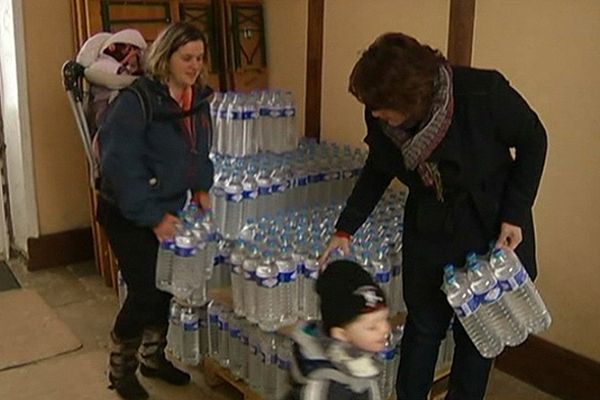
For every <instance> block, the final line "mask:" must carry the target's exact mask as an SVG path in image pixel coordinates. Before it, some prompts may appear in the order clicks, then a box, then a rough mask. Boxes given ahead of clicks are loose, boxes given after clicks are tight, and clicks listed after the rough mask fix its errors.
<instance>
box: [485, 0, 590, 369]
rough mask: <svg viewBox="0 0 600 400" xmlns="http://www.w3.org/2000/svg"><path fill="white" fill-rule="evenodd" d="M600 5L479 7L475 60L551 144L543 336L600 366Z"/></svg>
mask: <svg viewBox="0 0 600 400" xmlns="http://www.w3.org/2000/svg"><path fill="white" fill-rule="evenodd" d="M599 39H600V2H598V1H597V0H578V1H562V0H530V1H519V0H511V1H502V2H500V1H478V2H477V7H476V29H475V40H474V52H473V64H474V65H476V66H482V67H490V68H492V67H494V68H496V69H499V70H501V71H502V72H504V74H505V75H506V76H507V77H508V78H509V79H510V80H511V81H512V83H513V84H514V86H515V87H517V88H518V89H519V91H520V92H521V93H522V94H523V95H524V96H525V97H526V98H527V100H528V101H529V102H530V104H532V105H533V107H534V108H535V109H536V110H537V111H538V113H539V115H540V117H541V119H542V121H543V122H544V125H545V126H546V129H547V131H548V138H549V152H548V158H547V166H546V170H545V173H544V177H543V180H542V186H541V190H540V194H539V196H538V199H537V205H536V207H535V217H536V225H537V236H538V260H539V268H540V277H539V280H538V286H539V287H540V289H541V292H542V294H543V296H544V298H545V299H546V301H547V303H548V305H549V307H550V310H551V311H552V314H553V317H554V324H553V326H552V328H551V329H550V330H549V331H548V332H547V333H545V334H543V335H542V336H543V337H544V338H546V339H548V340H550V341H552V342H554V343H556V344H558V345H560V346H562V347H565V348H568V349H570V350H573V351H575V352H577V353H580V354H584V355H586V356H588V357H591V358H593V359H595V360H597V361H600V344H598V337H600V285H598V283H599V282H600V245H598V239H599V238H600V156H599V154H600V112H599V111H598V108H599V107H600V75H599V74H598V71H599V70H600V40H599Z"/></svg>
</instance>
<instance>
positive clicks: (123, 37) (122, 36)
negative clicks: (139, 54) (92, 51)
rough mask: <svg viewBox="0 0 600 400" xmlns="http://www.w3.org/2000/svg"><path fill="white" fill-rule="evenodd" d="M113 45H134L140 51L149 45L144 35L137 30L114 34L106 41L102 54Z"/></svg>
mask: <svg viewBox="0 0 600 400" xmlns="http://www.w3.org/2000/svg"><path fill="white" fill-rule="evenodd" d="M113 43H125V44H132V45H134V46H136V47H138V48H140V49H142V50H143V49H145V48H146V47H147V46H148V44H147V43H146V40H145V39H144V37H143V36H142V34H141V33H140V32H139V31H137V30H135V29H123V30H121V31H119V32H116V33H114V34H112V35H111V36H110V37H109V38H108V39H106V41H105V42H104V43H103V44H102V47H101V48H100V52H101V53H102V52H103V51H104V50H106V49H107V48H108V46H110V45H111V44H113Z"/></svg>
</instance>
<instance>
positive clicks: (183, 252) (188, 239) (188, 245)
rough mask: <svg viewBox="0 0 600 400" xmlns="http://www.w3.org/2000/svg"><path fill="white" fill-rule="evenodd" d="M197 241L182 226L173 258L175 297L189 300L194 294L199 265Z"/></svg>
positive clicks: (176, 236) (176, 238) (192, 234)
mask: <svg viewBox="0 0 600 400" xmlns="http://www.w3.org/2000/svg"><path fill="white" fill-rule="evenodd" d="M196 245H197V239H196V236H195V235H194V233H193V232H192V231H191V229H189V228H188V227H186V226H184V225H181V226H179V227H178V229H177V234H176V235H175V255H174V257H173V283H172V293H173V295H174V296H175V297H178V298H180V299H182V300H188V299H189V298H190V296H191V294H192V291H193V286H192V283H193V282H194V278H195V276H196V270H197V269H199V268H200V266H199V265H198V264H197V259H196V252H197V246H196Z"/></svg>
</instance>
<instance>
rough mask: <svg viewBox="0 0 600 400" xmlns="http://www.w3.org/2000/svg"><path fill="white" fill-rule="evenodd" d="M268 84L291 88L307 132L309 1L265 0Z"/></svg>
mask: <svg viewBox="0 0 600 400" xmlns="http://www.w3.org/2000/svg"><path fill="white" fill-rule="evenodd" d="M264 12H265V31H266V38H267V64H268V66H269V87H271V88H282V89H290V90H291V91H292V92H293V93H294V97H295V99H296V107H297V114H296V120H297V123H298V130H299V132H300V134H301V135H303V133H304V102H305V98H306V29H307V18H308V2H307V1H306V0H264Z"/></svg>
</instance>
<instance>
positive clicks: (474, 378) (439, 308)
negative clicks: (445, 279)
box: [396, 266, 492, 400]
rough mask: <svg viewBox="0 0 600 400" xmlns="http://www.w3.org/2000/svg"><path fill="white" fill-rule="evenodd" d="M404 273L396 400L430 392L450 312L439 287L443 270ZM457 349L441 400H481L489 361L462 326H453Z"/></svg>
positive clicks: (416, 269) (421, 397) (419, 399)
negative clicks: (405, 312) (404, 315)
mask: <svg viewBox="0 0 600 400" xmlns="http://www.w3.org/2000/svg"><path fill="white" fill-rule="evenodd" d="M420 267H421V268H419V267H414V268H407V269H405V270H404V273H403V286H404V298H405V301H406V305H407V308H408V315H407V320H406V324H405V327H404V336H403V338H402V343H401V347H400V368H399V370H398V380H397V383H396V393H397V394H398V400H424V399H426V398H427V394H428V393H429V390H430V389H431V386H432V383H433V378H434V373H435V371H434V369H435V363H436V361H437V357H438V350H439V347H440V342H441V341H442V340H443V339H444V337H445V336H446V333H447V331H448V326H449V324H450V320H451V318H452V316H453V314H454V313H453V311H452V308H451V307H450V306H449V305H448V302H447V301H446V297H445V295H444V293H443V292H442V291H441V290H440V286H441V284H442V268H441V266H440V267H439V270H438V269H437V268H427V267H424V266H420ZM453 335H454V341H455V343H456V347H455V350H454V359H453V360H452V370H451V373H450V382H449V391H448V395H447V397H446V399H449V400H471V399H473V400H475V399H483V398H484V396H485V390H486V386H487V382H488V376H489V372H490V369H491V366H492V360H491V359H487V358H484V357H482V356H481V354H479V352H478V351H477V349H476V348H475V346H474V345H473V342H471V339H469V337H468V335H467V333H466V332H465V330H464V329H463V327H462V325H461V324H460V323H459V322H458V320H456V321H455V323H454V324H453Z"/></svg>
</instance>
